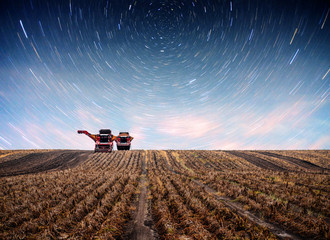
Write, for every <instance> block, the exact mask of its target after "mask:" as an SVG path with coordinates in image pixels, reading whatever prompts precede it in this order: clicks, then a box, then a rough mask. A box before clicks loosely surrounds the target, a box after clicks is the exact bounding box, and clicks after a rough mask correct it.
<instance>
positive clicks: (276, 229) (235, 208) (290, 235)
mask: <svg viewBox="0 0 330 240" xmlns="http://www.w3.org/2000/svg"><path fill="white" fill-rule="evenodd" d="M233 152H234V151H230V153H233ZM235 153H239V154H237V155H236V154H234V155H235V156H239V157H242V156H245V155H246V156H248V157H249V158H248V159H250V160H251V158H250V157H252V156H249V155H247V154H243V153H242V155H241V152H236V151H235ZM246 156H245V157H246ZM166 158H168V155H167V154H166ZM260 160H262V159H260ZM263 161H264V160H263ZM165 162H166V161H165ZM253 164H257V162H255V163H253ZM259 165H260V163H259ZM273 165H274V164H273ZM166 166H167V168H168V170H169V171H171V172H173V173H175V174H180V173H177V172H175V171H173V169H172V168H171V167H170V166H169V165H168V164H166ZM257 166H258V165H257ZM270 166H271V168H272V169H271V170H273V168H275V169H277V168H276V167H278V166H277V165H274V166H276V167H274V166H272V165H271V163H270ZM270 166H267V165H265V166H264V165H263V167H264V168H265V167H268V169H269V167H270ZM279 168H280V167H279ZM283 170H284V169H283ZM192 182H194V183H196V184H197V185H199V186H202V187H203V188H204V190H205V191H206V192H208V193H210V194H212V195H214V197H215V198H216V199H218V200H219V201H221V202H223V203H224V205H225V206H227V207H228V208H230V209H232V210H233V211H235V212H237V213H238V214H239V215H241V216H242V217H246V218H247V219H248V220H250V221H251V222H253V223H255V224H257V225H259V226H263V227H266V228H268V229H269V230H270V231H271V232H272V233H273V234H274V235H276V236H277V237H278V238H280V239H293V240H300V239H301V238H300V237H298V236H296V235H295V234H293V233H289V232H287V231H285V230H284V229H282V228H280V227H278V226H276V225H274V224H271V223H268V222H265V221H264V220H262V219H260V218H258V217H257V216H255V215H254V214H253V213H251V212H250V211H247V210H244V209H243V207H242V206H241V205H240V204H238V203H234V202H232V199H230V198H228V197H224V196H219V195H216V191H215V190H214V189H212V188H210V187H208V186H207V185H205V184H203V183H201V182H200V181H199V180H196V179H194V180H192Z"/></svg>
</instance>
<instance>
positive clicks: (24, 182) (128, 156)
mask: <svg viewBox="0 0 330 240" xmlns="http://www.w3.org/2000/svg"><path fill="white" fill-rule="evenodd" d="M329 160H330V151H326V150H323V151H174V150H169V151H142V150H141V151H114V152H112V153H95V154H92V153H91V152H89V151H73V150H53V151H48V150H47V151H36V150H29V151H0V177H1V178H0V239H24V238H28V239H93V238H94V239H141V238H145V239H152V238H154V239H158V238H159V239H283V238H285V239H327V238H329V237H330V235H329V234H330V233H329V217H330V200H329V199H330V184H329V182H330V178H329ZM139 236H140V237H139Z"/></svg>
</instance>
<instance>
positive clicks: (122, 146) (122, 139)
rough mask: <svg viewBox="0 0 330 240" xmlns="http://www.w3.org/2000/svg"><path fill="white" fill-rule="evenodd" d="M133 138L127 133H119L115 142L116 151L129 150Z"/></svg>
mask: <svg viewBox="0 0 330 240" xmlns="http://www.w3.org/2000/svg"><path fill="white" fill-rule="evenodd" d="M132 140H133V137H132V136H130V135H129V133H128V132H120V133H119V135H118V136H117V137H116V139H115V141H116V144H117V149H118V150H129V149H130V148H131V141H132Z"/></svg>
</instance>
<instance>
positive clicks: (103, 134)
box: [78, 129, 116, 152]
mask: <svg viewBox="0 0 330 240" xmlns="http://www.w3.org/2000/svg"><path fill="white" fill-rule="evenodd" d="M78 133H79V134H86V135H87V136H88V137H90V138H91V139H93V141H94V142H95V150H94V151H95V152H111V151H112V148H113V140H115V139H116V136H113V135H112V134H111V130H110V129H101V130H100V133H99V134H90V133H89V132H87V131H86V130H78Z"/></svg>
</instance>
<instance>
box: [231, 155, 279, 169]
mask: <svg viewBox="0 0 330 240" xmlns="http://www.w3.org/2000/svg"><path fill="white" fill-rule="evenodd" d="M226 152H227V153H230V154H232V155H234V156H236V157H240V158H243V159H245V160H246V161H248V162H250V163H252V164H254V165H256V166H257V167H261V168H264V169H268V170H275V171H284V170H285V169H284V168H282V167H280V166H278V165H276V164H274V163H271V162H269V161H267V160H265V159H261V158H258V157H256V156H251V155H248V154H246V153H243V152H239V151H226Z"/></svg>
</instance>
